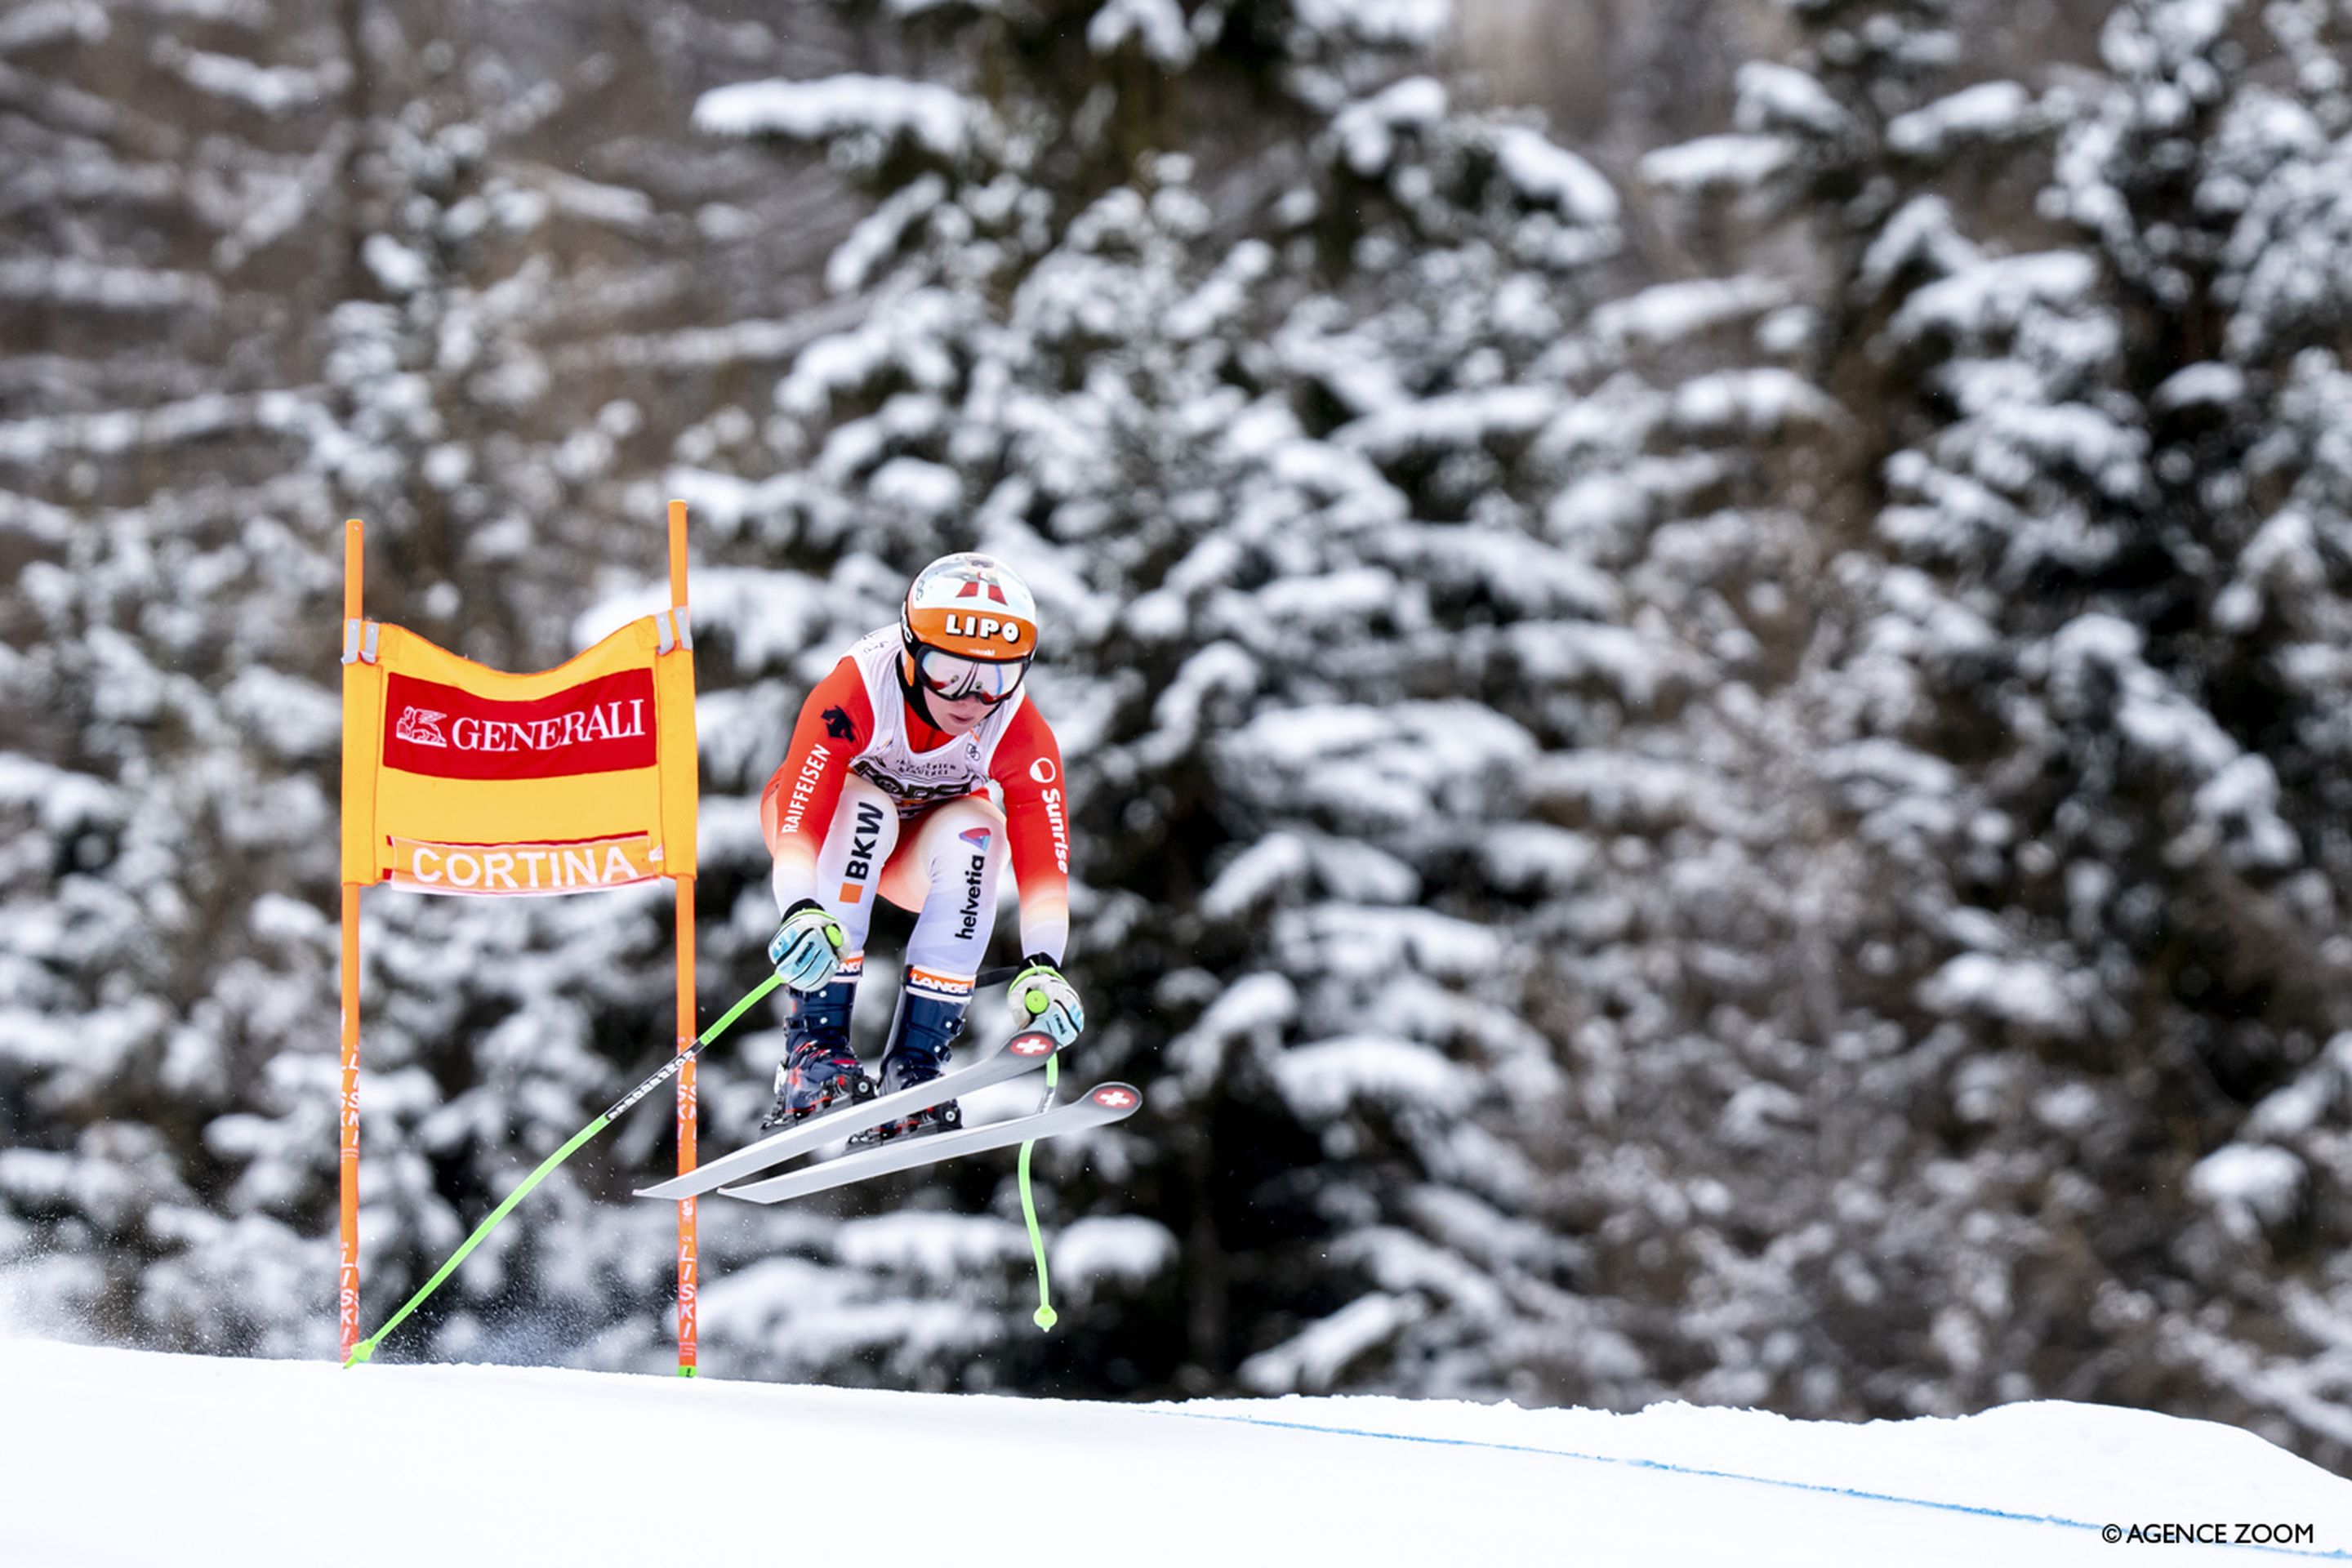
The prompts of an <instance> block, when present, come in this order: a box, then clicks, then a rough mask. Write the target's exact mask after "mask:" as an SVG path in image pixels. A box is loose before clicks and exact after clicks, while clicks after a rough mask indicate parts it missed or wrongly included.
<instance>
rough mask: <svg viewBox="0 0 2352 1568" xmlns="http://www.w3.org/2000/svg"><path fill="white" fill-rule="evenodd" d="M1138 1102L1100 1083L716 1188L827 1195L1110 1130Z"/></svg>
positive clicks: (754, 1195) (735, 1192)
mask: <svg viewBox="0 0 2352 1568" xmlns="http://www.w3.org/2000/svg"><path fill="white" fill-rule="evenodd" d="M924 1087H925V1088H929V1085H925V1086H924ZM1142 1104H1143V1096H1142V1095H1141V1094H1139V1093H1138V1092H1137V1091H1136V1089H1135V1086H1134V1085H1133V1084H1126V1083H1106V1084H1099V1085H1097V1087H1095V1088H1094V1089H1089V1090H1087V1093H1086V1094H1085V1095H1084V1096H1082V1097H1080V1098H1079V1099H1077V1100H1073V1101H1071V1102H1070V1103H1069V1104H1067V1105H1062V1106H1056V1107H1055V1108H1054V1109H1053V1110H1045V1111H1040V1112H1039V1113H1038V1114H1036V1115H1034V1116H1016V1117H1014V1118H1013V1120H1012V1121H992V1122H990V1123H989V1124H988V1125H987V1126H985V1127H967V1128H965V1129H964V1130H963V1131H961V1132H932V1133H928V1134H925V1135H923V1136H921V1137H917V1138H907V1139H893V1140H892V1141H890V1142H887V1143H884V1144H882V1145H880V1146H879V1147H877V1148H871V1149H865V1150H861V1151H859V1152H856V1153H854V1154H847V1155H844V1156H843V1157H842V1158H840V1159H838V1160H835V1161H833V1162H831V1163H828V1164H824V1165H817V1166H814V1167H812V1168H811V1169H808V1170H805V1171H793V1172H790V1173H787V1174H784V1175H782V1176H771V1177H769V1178H768V1179H767V1180H766V1181H761V1182H752V1183H750V1184H746V1185H743V1186H736V1187H721V1188H719V1192H720V1193H721V1194H724V1195H726V1196H728V1197H730V1198H742V1199H744V1200H745V1201H747V1202H750V1203H755V1204H774V1203H782V1202H783V1201H784V1200H785V1199H787V1198H803V1197H807V1196H808V1195H809V1194H813V1193H823V1192H830V1191H832V1190H833V1189H834V1188H835V1187H845V1186H847V1185H848V1184H850V1183H852V1182H862V1181H865V1180H866V1179H867V1178H868V1177H872V1176H887V1175H891V1174H894V1173H898V1172H900V1171H911V1170H913V1169H915V1168H916V1167H917V1166H919V1165H929V1164H932V1163H936V1162H939V1161H941V1160H952V1159H955V1158H956V1157H958V1156H959V1155H963V1154H978V1153H982V1152H986V1151H988V1150H990V1149H1002V1148H1004V1147H1006V1146H1007V1145H1008V1144H1013V1143H1026V1142H1030V1141H1031V1140H1033V1139H1041V1138H1058V1137H1061V1136H1063V1135H1065V1134H1066V1133H1071V1132H1082V1131H1087V1129H1089V1128H1094V1127H1108V1126H1109V1125H1110V1124H1111V1123H1113V1122H1117V1121H1126V1120H1127V1119H1128V1118H1129V1117H1130V1116H1132V1115H1134V1114H1135V1112H1136V1110H1137V1109H1138V1108H1139V1107H1140V1106H1141V1105H1142Z"/></svg>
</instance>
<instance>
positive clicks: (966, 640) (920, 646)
mask: <svg viewBox="0 0 2352 1568" xmlns="http://www.w3.org/2000/svg"><path fill="white" fill-rule="evenodd" d="M898 637H899V642H900V644H901V647H900V651H899V655H898V684H899V686H900V687H901V688H903V689H905V691H906V693H907V696H908V700H909V701H911V702H913V703H914V704H915V710H916V711H917V712H919V713H920V714H922V715H923V716H924V718H925V719H926V720H928V719H929V717H930V705H929V704H930V699H932V698H934V697H937V698H940V699H941V700H945V701H950V702H953V701H961V700H964V699H967V698H972V697H978V698H981V699H982V700H986V701H988V702H990V703H997V702H1002V701H1003V700H1006V699H1007V698H1009V697H1011V696H1012V695H1013V692H1014V691H1015V690H1016V689H1019V687H1020V685H1021V678H1022V677H1023V676H1024V675H1026V674H1027V673H1028V672H1029V661H1030V660H1031V659H1033V658H1035V657H1036V655H1037V601H1036V600H1035V599H1034V598H1032V597H1031V596H1030V594H1029V585H1028V584H1025V583H1024V582H1022V581H1021V578H1020V576H1019V575H1018V574H1015V573H1014V572H1013V568H1011V567H1010V566H1007V565H1005V564H1004V563H1003V562H1001V561H999V560H997V559H996V558H995V557H993V556H989V555H976V554H971V553H966V554H961V555H942V556H940V558H939V559H938V560H937V561H934V562H932V563H930V564H929V566H926V567H924V568H923V569H922V570H921V571H920V572H918V573H916V574H915V580H914V582H913V583H912V584H909V585H908V589H907V602H906V604H905V605H902V606H901V607H900V608H899V611H898Z"/></svg>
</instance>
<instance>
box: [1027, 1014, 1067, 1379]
mask: <svg viewBox="0 0 2352 1568" xmlns="http://www.w3.org/2000/svg"><path fill="white" fill-rule="evenodd" d="M1051 1005H1053V1004H1052V1003H1050V1002H1048V1001H1046V1000H1045V994H1044V993H1043V992H1032V993H1030V995H1029V1011H1030V1013H1031V1014H1032V1015H1033V1016H1034V1015H1036V1014H1039V1013H1043V1012H1044V1011H1045V1009H1046V1008H1047V1007H1049V1006H1051ZM1061 1075H1062V1055H1061V1053H1060V1052H1059V1051H1056V1052H1055V1053H1054V1054H1053V1055H1052V1056H1050V1057H1047V1058H1045V1104H1043V1105H1040V1106H1039V1107H1038V1108H1037V1109H1038V1110H1048V1109H1050V1108H1051V1107H1052V1105H1053V1103H1054V1086H1055V1082H1056V1081H1057V1080H1058V1079H1060V1078H1061ZM1035 1147H1037V1142H1036V1140H1035V1139H1034V1138H1033V1139H1031V1140H1030V1141H1029V1142H1026V1143H1024V1144H1022V1145H1021V1217H1022V1218H1023V1219H1024V1220H1027V1221H1028V1222H1029V1255H1030V1256H1031V1257H1032V1258H1035V1259H1036V1260H1037V1310H1036V1311H1035V1312H1034V1314H1032V1316H1033V1318H1034V1321H1035V1322H1036V1324H1037V1327H1038V1328H1039V1329H1041V1330H1044V1331H1046V1332H1048V1333H1050V1332H1052V1331H1053V1328H1054V1325H1055V1323H1056V1322H1058V1321H1060V1319H1061V1314H1060V1313H1058V1312H1056V1311H1055V1310H1054V1294H1053V1289H1052V1288H1051V1286H1050V1285H1049V1284H1048V1283H1047V1281H1046V1278H1045V1237H1044V1236H1043V1235H1042V1234H1040V1232H1039V1231H1038V1229H1037V1204H1036V1200H1035V1199H1034V1198H1033V1197H1031V1196H1030V1193H1029V1151H1030V1150H1032V1149H1034V1148H1035Z"/></svg>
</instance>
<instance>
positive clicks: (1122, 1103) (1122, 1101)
mask: <svg viewBox="0 0 2352 1568" xmlns="http://www.w3.org/2000/svg"><path fill="white" fill-rule="evenodd" d="M1094 1102H1095V1103H1096V1104H1097V1105H1099V1106H1101V1107H1102V1108H1103V1109H1104V1110H1128V1109H1129V1108H1130V1107H1132V1106H1133V1105H1134V1104H1135V1091H1134V1090H1133V1089H1121V1088H1119V1087H1118V1085H1117V1084H1112V1085H1110V1086H1108V1088H1104V1089H1097V1090H1095V1092H1094Z"/></svg>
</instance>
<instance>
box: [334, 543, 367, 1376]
mask: <svg viewBox="0 0 2352 1568" xmlns="http://www.w3.org/2000/svg"><path fill="white" fill-rule="evenodd" d="M366 563H367V525H366V524H365V523H363V522H362V521H360V520H359V519H358V518H355V517H354V518H352V519H349V520H347V521H345V522H344V524H343V619H344V620H345V622H347V623H348V622H351V621H356V620H359V619H361V618H362V610H361V605H362V601H363V595H362V573H363V572H364V570H365V568H366ZM342 938H343V973H342V1002H343V1008H342V1032H343V1039H342V1048H343V1070H342V1090H341V1099H340V1102H339V1103H340V1117H341V1121H342V1161H341V1177H340V1180H341V1228H342V1264H341V1268H340V1269H339V1270H338V1271H337V1285H336V1297H337V1301H336V1319H337V1331H338V1332H339V1333H340V1335H341V1341H342V1353H343V1354H344V1355H345V1356H346V1357H348V1356H350V1354H351V1353H352V1345H354V1344H356V1343H357V1342H359V1337H360V886H359V884H358V883H357V882H345V883H344V884H343V909H342Z"/></svg>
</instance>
